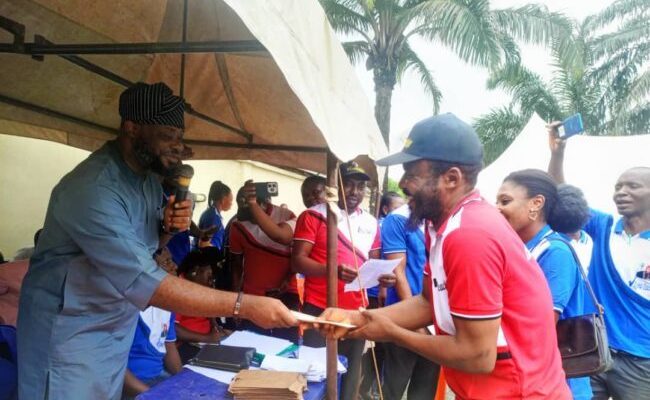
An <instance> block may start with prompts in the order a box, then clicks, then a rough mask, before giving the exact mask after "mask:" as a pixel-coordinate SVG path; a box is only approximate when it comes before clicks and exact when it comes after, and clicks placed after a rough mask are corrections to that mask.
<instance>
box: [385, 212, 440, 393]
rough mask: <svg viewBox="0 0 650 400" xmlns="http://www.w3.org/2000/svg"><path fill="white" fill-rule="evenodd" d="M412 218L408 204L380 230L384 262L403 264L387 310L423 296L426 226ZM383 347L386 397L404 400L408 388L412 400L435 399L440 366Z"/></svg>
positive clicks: (388, 345) (390, 291)
mask: <svg viewBox="0 0 650 400" xmlns="http://www.w3.org/2000/svg"><path fill="white" fill-rule="evenodd" d="M410 216H411V210H410V208H409V205H408V204H405V205H403V206H401V207H399V208H397V209H396V210H394V211H393V212H391V213H390V214H389V215H388V216H387V217H386V218H385V219H384V221H383V223H382V226H381V240H382V253H383V255H384V258H385V259H388V260H394V259H401V260H402V261H401V262H400V263H399V265H398V266H397V268H395V275H396V276H397V281H396V283H395V286H394V287H391V288H388V294H387V296H386V306H389V305H391V304H395V303H397V302H399V301H402V300H405V299H408V298H410V297H413V296H417V295H419V294H420V293H422V279H423V276H424V264H425V263H426V257H427V256H426V245H425V241H424V224H423V221H409V220H410ZM423 332H424V331H423ZM384 345H385V349H386V350H385V358H384V384H383V393H384V396H385V397H386V398H387V399H401V398H402V396H403V394H404V391H405V390H406V387H407V385H408V394H407V398H408V399H409V400H410V399H415V400H419V399H426V400H430V399H432V398H433V396H434V395H435V392H436V386H437V382H438V373H439V371H440V366H439V365H437V364H435V363H433V362H431V361H429V360H427V359H426V358H424V357H422V356H420V355H419V354H417V353H414V352H412V351H410V350H408V349H405V348H403V347H400V346H398V345H396V344H394V343H390V342H389V343H384Z"/></svg>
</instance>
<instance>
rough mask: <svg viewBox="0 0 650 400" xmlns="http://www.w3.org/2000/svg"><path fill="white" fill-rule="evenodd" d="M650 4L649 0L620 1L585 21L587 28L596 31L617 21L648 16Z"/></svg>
mask: <svg viewBox="0 0 650 400" xmlns="http://www.w3.org/2000/svg"><path fill="white" fill-rule="evenodd" d="M648 12H650V2H648V0H618V1H615V2H614V3H612V4H611V5H610V6H608V7H607V8H605V9H604V10H602V11H601V12H599V13H597V14H595V15H591V16H589V17H587V18H586V19H585V27H586V28H587V29H588V30H589V31H595V30H598V29H600V28H603V27H606V26H607V25H609V24H611V23H613V22H615V21H624V20H626V19H627V18H635V17H637V16H643V15H645V16H646V17H647V16H648Z"/></svg>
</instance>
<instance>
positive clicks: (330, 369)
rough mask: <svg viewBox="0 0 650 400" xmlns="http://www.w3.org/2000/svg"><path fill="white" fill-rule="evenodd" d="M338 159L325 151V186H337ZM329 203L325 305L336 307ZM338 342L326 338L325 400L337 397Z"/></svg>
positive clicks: (335, 230) (335, 261) (335, 264)
mask: <svg viewBox="0 0 650 400" xmlns="http://www.w3.org/2000/svg"><path fill="white" fill-rule="evenodd" d="M337 168H338V160H337V159H336V156H334V154H332V152H329V151H328V152H327V186H329V187H330V188H337V186H338V185H337V183H336V176H337V174H336V172H337ZM330 207H338V205H332V204H331V203H330V205H329V206H328V207H327V306H328V307H336V306H337V304H338V282H339V278H338V255H337V250H338V249H337V247H338V246H337V245H338V227H337V222H338V221H337V218H336V214H334V213H333V212H332V210H331V209H330ZM337 364H338V343H337V341H336V340H334V339H327V400H337V399H338V393H337V392H338V379H337V377H338V373H337Z"/></svg>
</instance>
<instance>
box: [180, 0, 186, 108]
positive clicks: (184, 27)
mask: <svg viewBox="0 0 650 400" xmlns="http://www.w3.org/2000/svg"><path fill="white" fill-rule="evenodd" d="M187 8H188V7H187V0H184V1H183V36H182V41H183V44H185V43H186V42H187ZM180 80H181V83H180V86H181V87H180V89H179V92H180V96H181V97H183V98H185V96H184V94H185V53H183V54H181V79H180Z"/></svg>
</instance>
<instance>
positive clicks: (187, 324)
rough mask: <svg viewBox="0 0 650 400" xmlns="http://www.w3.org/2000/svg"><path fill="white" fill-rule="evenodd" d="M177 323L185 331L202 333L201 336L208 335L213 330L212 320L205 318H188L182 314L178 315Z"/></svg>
mask: <svg viewBox="0 0 650 400" xmlns="http://www.w3.org/2000/svg"><path fill="white" fill-rule="evenodd" d="M176 323H177V324H179V325H180V326H182V327H183V328H185V329H189V330H191V331H192V332H196V333H200V334H201V335H207V334H209V333H210V331H211V330H212V326H211V325H210V320H209V319H208V318H205V317H186V316H184V315H181V314H176Z"/></svg>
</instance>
